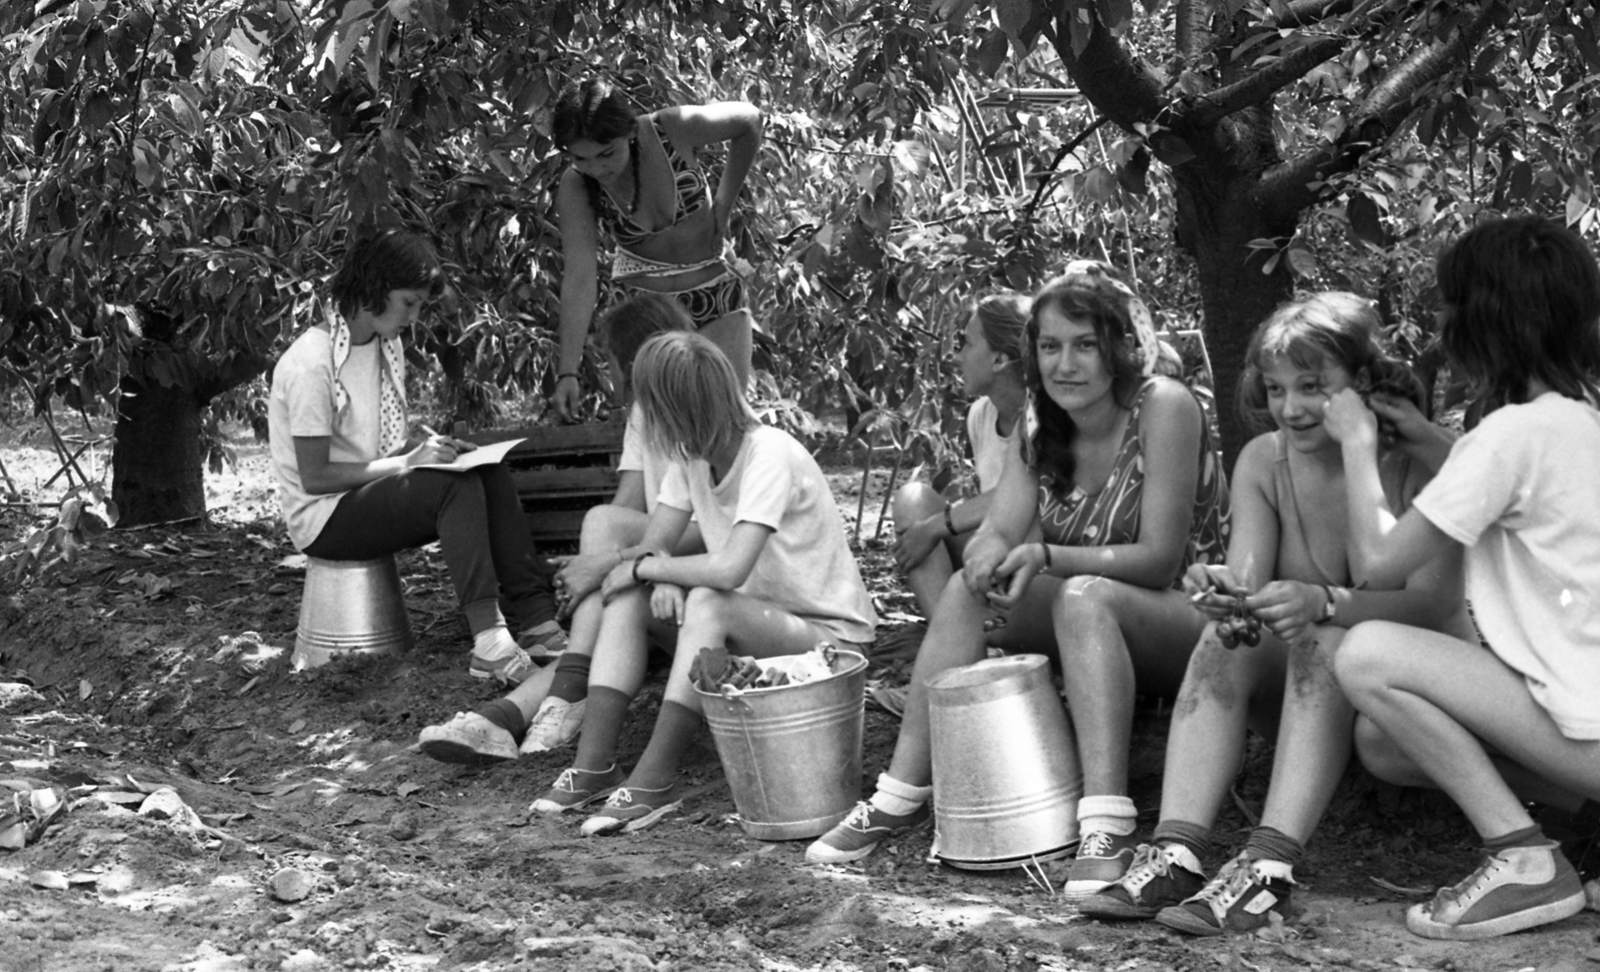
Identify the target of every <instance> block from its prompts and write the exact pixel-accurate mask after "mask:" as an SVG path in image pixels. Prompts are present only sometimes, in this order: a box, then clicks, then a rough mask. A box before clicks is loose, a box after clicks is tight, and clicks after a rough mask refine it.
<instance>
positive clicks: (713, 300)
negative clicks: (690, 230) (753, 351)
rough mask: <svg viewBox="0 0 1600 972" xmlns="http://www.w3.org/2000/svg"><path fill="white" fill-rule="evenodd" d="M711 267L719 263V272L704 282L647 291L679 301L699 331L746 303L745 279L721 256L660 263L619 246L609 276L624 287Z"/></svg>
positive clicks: (742, 307) (740, 308)
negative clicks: (684, 261) (694, 260)
mask: <svg viewBox="0 0 1600 972" xmlns="http://www.w3.org/2000/svg"><path fill="white" fill-rule="evenodd" d="M714 266H721V267H722V272H721V273H719V274H717V275H716V276H715V277H712V278H711V279H710V280H707V281H706V282H704V283H701V284H696V285H695V286H693V287H688V288H685V289H683V290H655V289H653V288H652V289H650V290H649V292H650V293H654V294H662V295H663V296H667V297H671V298H672V299H674V300H676V301H677V302H678V303H680V304H682V305H683V308H684V310H686V311H688V312H689V318H690V319H691V320H693V321H694V326H695V329H696V330H698V329H700V328H702V327H705V326H706V325H707V324H710V323H711V322H712V321H715V320H717V319H718V318H721V317H725V316H727V315H728V314H731V313H733V312H734V311H736V310H743V309H744V308H745V306H746V305H745V299H744V281H743V280H741V279H740V277H739V275H738V274H737V273H735V272H734V271H733V268H732V267H730V266H728V264H727V263H726V262H725V261H724V260H723V259H721V258H720V257H718V258H716V259H711V260H703V261H701V262H700V263H691V264H677V263H662V262H661V261H659V260H650V259H646V258H645V257H641V256H639V255H638V254H636V253H630V252H629V251H627V250H623V249H618V250H617V252H616V255H615V257H614V258H613V260H612V266H611V276H612V278H613V279H614V280H616V281H617V283H619V284H622V285H623V286H632V285H633V283H634V282H635V281H637V280H646V279H649V278H651V277H664V276H669V275H676V274H681V273H687V272H689V271H692V270H702V269H705V268H706V267H714Z"/></svg>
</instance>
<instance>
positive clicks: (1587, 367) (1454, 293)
mask: <svg viewBox="0 0 1600 972" xmlns="http://www.w3.org/2000/svg"><path fill="white" fill-rule="evenodd" d="M1437 275H1438V280H1439V291H1440V294H1441V295H1442V296H1443V298H1444V303H1445V308H1444V314H1443V315H1442V320H1441V327H1440V334H1439V338H1440V343H1441V344H1442V345H1443V346H1444V350H1445V354H1447V355H1448V356H1449V358H1450V362H1451V364H1452V365H1454V366H1455V367H1456V368H1459V369H1460V370H1461V372H1462V373H1463V374H1464V375H1465V376H1466V377H1467V378H1468V379H1470V380H1471V381H1472V382H1473V383H1474V384H1475V385H1477V386H1478V390H1479V391H1480V392H1483V393H1486V394H1487V396H1488V397H1489V398H1490V399H1492V400H1496V401H1503V402H1520V401H1522V400H1523V399H1524V398H1525V397H1526V395H1527V391H1528V382H1529V381H1531V380H1535V379H1536V380H1538V381H1541V382H1543V383H1544V384H1546V385H1548V386H1549V387H1550V388H1551V389H1553V390H1555V391H1557V392H1560V393H1561V394H1562V395H1565V396H1567V397H1568V398H1576V399H1579V400H1586V401H1589V402H1594V401H1595V383H1596V380H1597V377H1600V269H1597V268H1596V266H1595V259H1594V254H1593V253H1591V252H1590V251H1589V247H1588V246H1587V245H1586V244H1585V243H1584V242H1583V239H1582V238H1581V237H1580V236H1578V234H1577V233H1574V232H1573V231H1572V230H1569V229H1567V228H1566V227H1564V226H1561V225H1558V224H1556V223H1554V222H1551V221H1550V220H1547V219H1542V218H1540V217H1537V216H1518V217H1513V218H1509V219H1496V220H1492V221H1490V222H1487V223H1480V224H1479V225H1477V226H1474V227H1473V228H1472V229H1470V230H1468V231H1467V232H1465V233H1463V234H1462V235H1461V236H1460V237H1459V238H1458V239H1456V241H1455V242H1454V243H1451V244H1450V245H1449V246H1448V247H1446V248H1445V250H1444V252H1443V253H1442V254H1440V255H1439V263H1438V268H1437Z"/></svg>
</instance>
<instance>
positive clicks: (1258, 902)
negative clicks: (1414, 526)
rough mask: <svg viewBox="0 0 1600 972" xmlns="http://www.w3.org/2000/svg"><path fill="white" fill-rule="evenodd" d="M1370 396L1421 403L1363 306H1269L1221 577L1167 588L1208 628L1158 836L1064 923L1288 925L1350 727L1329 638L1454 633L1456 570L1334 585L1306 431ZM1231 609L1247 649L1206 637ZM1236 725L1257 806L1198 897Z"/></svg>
mask: <svg viewBox="0 0 1600 972" xmlns="http://www.w3.org/2000/svg"><path fill="white" fill-rule="evenodd" d="M1372 387H1382V388H1386V389H1389V392H1390V395H1389V397H1388V398H1387V399H1386V407H1388V408H1389V409H1390V410H1391V411H1392V412H1393V413H1394V414H1396V415H1405V414H1409V413H1408V411H1407V410H1415V409H1416V408H1417V403H1418V402H1419V401H1420V400H1421V396H1422V388H1421V386H1420V384H1419V383H1418V382H1417V380H1416V379H1415V378H1414V377H1413V376H1412V374H1411V372H1410V370H1409V369H1408V368H1407V367H1406V366H1405V365H1404V364H1403V363H1401V362H1400V361H1398V360H1396V359H1394V358H1393V357H1391V356H1389V355H1388V354H1387V352H1385V350H1384V349H1383V347H1382V345H1381V343H1380V322H1379V320H1378V316H1377V313H1376V312H1375V310H1374V309H1373V307H1372V304H1371V302H1370V301H1367V300H1366V299H1364V298H1361V297H1358V296H1356V295H1355V294H1348V293H1323V294H1316V295H1314V296H1311V297H1307V298H1304V299H1302V300H1297V301H1294V302H1292V303H1289V304H1285V305H1284V306H1282V307H1280V308H1279V309H1278V310H1277V311H1275V312H1274V313H1273V314H1272V316H1271V317H1269V318H1267V320H1266V321H1264V322H1263V323H1262V324H1261V326H1260V327H1258V328H1257V329H1256V331H1255V334H1254V335H1252V337H1251V339H1250V344H1249V347H1248V350H1247V351H1246V352H1245V370H1244V375H1243V376H1242V378H1241V381H1240V394H1239V400H1240V407H1241V410H1242V411H1243V412H1244V413H1245V417H1246V418H1247V419H1248V420H1250V421H1252V422H1254V423H1255V424H1256V425H1257V426H1263V425H1266V426H1268V427H1270V428H1271V429H1272V431H1268V432H1265V433H1263V434H1261V435H1259V436H1257V437H1256V438H1254V439H1252V440H1251V441H1250V442H1249V443H1248V444H1246V446H1245V447H1244V449H1243V450H1242V451H1241V453H1240V455H1239V460H1238V463H1237V464H1236V465H1235V466H1234V472H1233V478H1232V479H1231V481H1230V486H1231V490H1230V494H1229V495H1230V498H1231V500H1232V512H1233V521H1232V535H1231V537H1230V538H1229V542H1228V557H1227V561H1226V563H1219V564H1195V565H1193V566H1191V567H1190V568H1189V571H1188V574H1187V576H1186V577H1185V580H1184V590H1185V591H1186V592H1189V594H1190V595H1191V597H1192V598H1194V599H1195V601H1196V609H1197V610H1198V611H1202V612H1204V613H1205V614H1206V615H1207V617H1209V618H1210V619H1211V620H1212V622H1213V623H1212V624H1211V625H1208V626H1207V628H1206V632H1205V634H1204V636H1203V637H1202V638H1201V639H1200V643H1199V645H1198V646H1197V647H1196V648H1195V651H1194V655H1193V656H1192V657H1191V658H1190V659H1189V669H1188V672H1187V673H1186V674H1185V676H1184V681H1183V687H1182V689H1180V690H1179V693H1178V699H1177V702H1176V704H1175V705H1174V706H1173V718H1172V726H1171V728H1170V730H1169V731H1168V734H1167V754H1166V763H1165V765H1166V771H1165V778H1164V780H1163V784H1162V795H1161V815H1160V818H1159V823H1158V824H1157V825H1156V829H1155V833H1154V835H1153V836H1152V837H1151V839H1150V842H1149V843H1147V844H1140V845H1139V847H1138V850H1137V852H1136V854H1135V857H1134V862H1133V866H1132V867H1131V868H1129V870H1128V873H1127V874H1125V875H1123V877H1122V879H1121V880H1119V881H1118V882H1117V883H1116V884H1114V885H1112V886H1111V887H1109V888H1107V889H1106V890H1105V891H1103V892H1101V893H1100V894H1097V895H1095V896H1093V897H1091V898H1089V899H1087V900H1086V901H1084V902H1083V904H1082V905H1080V906H1079V910H1080V911H1081V912H1082V913H1084V914H1086V915H1089V916H1090V917H1094V918H1101V919H1148V918H1154V919H1155V920H1156V921H1158V922H1159V923H1161V924H1163V925H1167V926H1168V927H1171V928H1176V929H1178V930H1179V931H1184V932H1189V933H1191V934H1198V935H1217V934H1221V933H1223V932H1247V931H1251V930H1253V929H1255V928H1258V927H1260V926H1262V925H1265V924H1267V923H1268V922H1269V921H1270V920H1271V918H1272V916H1273V915H1277V916H1278V917H1279V918H1287V917H1289V907H1288V906H1289V895H1290V891H1291V889H1292V887H1293V885H1294V867H1295V865H1297V864H1298V863H1300V860H1301V858H1302V857H1303V855H1304V853H1305V842H1306V841H1307V840H1309V839H1310V836H1311V832H1312V830H1313V829H1314V828H1315V827H1316V824H1317V821H1318V820H1319V819H1320V818H1321V816H1322V813H1323V811H1324V810H1325V809H1326V808H1327V805H1328V801H1329V800H1330V799H1331V798H1332V795H1333V791H1334V788H1335V786H1336V785H1337V784H1338V782H1339V780H1340V779H1341V777H1342V776H1343V775H1344V771H1345V767H1346V765H1347V764H1348V762H1349V758H1350V746H1351V742H1350V740H1351V725H1352V722H1353V720H1354V713H1353V711H1352V710H1351V708H1350V705H1349V703H1348V702H1347V701H1346V700H1345V697H1344V693H1343V692H1342V691H1341V690H1340V689H1339V686H1338V684H1337V683H1336V682H1335V680H1334V676H1333V658H1334V654H1335V652H1336V651H1337V650H1338V647H1339V644H1340V642H1341V641H1342V640H1343V639H1344V637H1345V633H1346V631H1347V630H1348V628H1349V627H1350V626H1351V625H1353V624H1356V623H1358V622H1360V621H1364V620H1371V619H1376V618H1382V619H1387V620H1391V621H1399V622H1403V623H1407V624H1413V625H1417V626H1419V627H1425V628H1428V629H1430V630H1457V631H1460V630H1469V629H1468V628H1467V625H1466V619H1465V612H1464V610H1463V607H1462V603H1461V590H1460V558H1459V556H1456V555H1453V554H1446V555H1444V556H1441V557H1439V558H1436V559H1434V560H1431V561H1428V562H1427V563H1424V564H1422V565H1420V566H1418V567H1417V568H1416V569H1415V570H1414V571H1412V572H1411V573H1410V574H1409V575H1407V576H1405V577H1403V578H1400V580H1399V583H1397V584H1393V585H1389V586H1388V589H1384V590H1378V589H1375V588H1374V585H1370V584H1367V583H1365V581H1366V578H1364V577H1362V576H1361V575H1360V573H1359V572H1358V571H1356V570H1354V569H1353V568H1352V564H1351V558H1350V551H1349V550H1348V549H1347V547H1346V536H1345V533H1346V531H1345V509H1344V507H1345V485H1344V462H1343V456H1342V453H1341V449H1340V445H1339V442H1338V441H1337V440H1336V439H1334V438H1332V437H1331V436H1330V435H1329V433H1328V430H1327V428H1326V427H1325V424H1324V419H1323V416H1324V412H1325V410H1326V408H1327V405H1328V400H1329V398H1330V397H1331V396H1333V395H1336V394H1338V393H1339V392H1341V391H1343V390H1345V389H1353V388H1362V389H1366V388H1372ZM1395 393H1399V395H1398V396H1396V395H1395ZM1399 402H1404V403H1405V404H1404V405H1403V406H1402V405H1400V404H1398V403H1399ZM1419 414H1420V413H1419ZM1424 424H1426V423H1424ZM1408 427H1409V424H1408ZM1430 428H1431V426H1430ZM1432 440H1433V437H1432V436H1431V435H1424V436H1421V437H1416V438H1415V439H1404V440H1402V442H1401V443H1397V444H1396V445H1395V446H1394V447H1391V448H1386V449H1385V450H1384V451H1383V453H1382V454H1381V457H1380V462H1379V472H1380V478H1381V480H1382V483H1383V490H1384V494H1385V496H1387V497H1389V499H1390V501H1391V502H1392V503H1393V504H1394V507H1395V508H1396V509H1403V508H1405V506H1406V505H1407V504H1409V503H1410V501H1411V498H1412V497H1413V496H1415V495H1416V493H1417V491H1418V490H1419V489H1421V488H1422V486H1423V484H1424V483H1426V482H1427V481H1428V479H1429V477H1431V476H1432V474H1433V470H1432V469H1431V468H1429V467H1428V466H1427V464H1425V463H1423V462H1417V461H1414V460H1413V459H1412V457H1411V454H1410V452H1411V451H1415V450H1416V445H1411V446H1409V450H1408V447H1407V445H1406V444H1407V443H1413V442H1416V443H1417V444H1422V443H1428V442H1431V441H1432ZM1240 597H1243V606H1244V608H1245V609H1246V610H1247V611H1248V612H1249V615H1250V616H1253V618H1254V619H1255V622H1256V623H1257V624H1259V626H1260V627H1259V643H1251V642H1253V641H1255V640H1256V639H1253V638H1249V637H1246V638H1244V639H1243V640H1242V641H1241V640H1239V639H1238V638H1236V637H1234V636H1230V635H1229V634H1227V632H1226V631H1225V630H1223V628H1222V627H1221V626H1222V625H1232V624H1233V623H1234V612H1235V610H1236V605H1237V601H1238V598H1240ZM1452 625H1453V627H1451V626H1452ZM1251 726H1254V727H1255V728H1256V729H1257V730H1258V731H1260V732H1261V733H1262V734H1263V735H1266V736H1267V737H1268V738H1273V737H1274V736H1275V738H1276V741H1277V748H1276V750H1275V753H1274V761H1273V769H1272V781H1271V787H1270V789H1269V790H1268V793H1267V802H1266V807H1265V809H1264V811H1263V813H1262V816H1261V821H1260V824H1259V825H1258V826H1256V827H1255V828H1253V829H1252V830H1251V832H1250V836H1249V839H1248V840H1247V841H1246V843H1245V846H1244V849H1243V850H1242V852H1240V853H1239V854H1238V856H1236V857H1234V858H1233V859H1232V860H1230V861H1228V862H1227V863H1226V864H1225V865H1224V866H1223V867H1222V868H1221V869H1220V870H1219V871H1218V872H1217V874H1216V876H1215V877H1214V878H1212V879H1211V880H1210V881H1209V882H1208V881H1207V880H1206V877H1205V871H1204V869H1203V866H1202V861H1203V860H1204V859H1205V858H1207V857H1208V856H1209V854H1210V851H1211V849H1212V841H1211V828H1212V825H1213V824H1214V823H1215V822H1216V818H1217V814H1218V813H1219V812H1220V811H1221V809H1222V805H1223V803H1224V802H1225V801H1226V800H1227V799H1228V793H1229V788H1230V787H1231V786H1232V784H1233V781H1234V778H1235V777H1236V776H1237V775H1238V771H1239V767H1240V766H1241V765H1242V762H1243V759H1244V752H1245V738H1246V730H1247V728H1249V727H1251Z"/></svg>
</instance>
